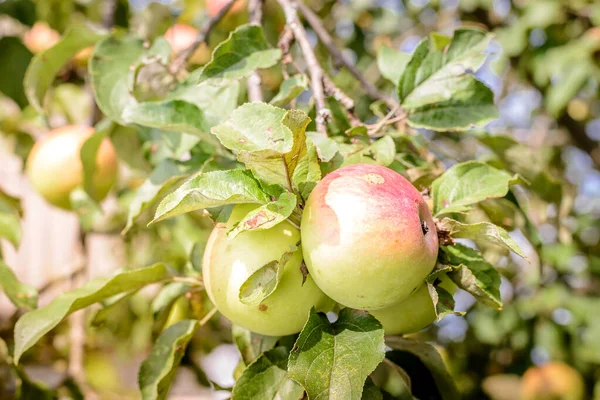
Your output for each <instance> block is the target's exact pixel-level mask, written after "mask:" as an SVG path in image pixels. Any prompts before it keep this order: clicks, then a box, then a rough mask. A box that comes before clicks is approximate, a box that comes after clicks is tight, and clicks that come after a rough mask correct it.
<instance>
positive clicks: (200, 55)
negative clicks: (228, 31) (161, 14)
mask: <svg viewBox="0 0 600 400" xmlns="http://www.w3.org/2000/svg"><path fill="white" fill-rule="evenodd" d="M197 36H198V30H197V29H196V28H194V27H193V26H189V25H185V24H175V25H173V26H172V27H170V28H169V29H167V31H166V32H165V35H164V37H165V39H166V40H167V42H169V44H170V45H171V48H172V49H173V53H174V54H178V53H181V52H182V51H183V50H185V49H187V48H188V47H190V46H191V45H192V43H194V41H195V40H196V37H197ZM210 55H211V53H210V49H209V48H208V47H207V46H206V43H202V44H201V45H200V46H198V48H197V49H196V51H194V54H193V55H192V56H191V57H190V63H191V64H206V63H207V62H208V61H209V60H210Z"/></svg>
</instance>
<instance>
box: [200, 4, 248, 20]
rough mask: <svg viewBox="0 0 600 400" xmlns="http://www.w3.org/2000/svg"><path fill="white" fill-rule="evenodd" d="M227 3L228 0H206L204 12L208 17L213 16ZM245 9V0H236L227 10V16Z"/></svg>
mask: <svg viewBox="0 0 600 400" xmlns="http://www.w3.org/2000/svg"><path fill="white" fill-rule="evenodd" d="M227 3H229V0H206V12H207V13H208V16H209V17H211V18H212V17H214V16H215V15H217V14H218V13H219V11H221V8H223V7H225V5H227ZM245 9H246V1H245V0H237V1H236V2H235V3H233V6H231V8H230V9H229V11H228V12H227V14H229V15H228V17H229V16H231V15H233V14H237V13H239V12H240V11H244V10H245Z"/></svg>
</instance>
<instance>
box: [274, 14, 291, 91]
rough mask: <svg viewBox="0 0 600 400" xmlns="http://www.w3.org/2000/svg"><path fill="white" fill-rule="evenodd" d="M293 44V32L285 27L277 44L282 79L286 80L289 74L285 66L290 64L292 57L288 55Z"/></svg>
mask: <svg viewBox="0 0 600 400" xmlns="http://www.w3.org/2000/svg"><path fill="white" fill-rule="evenodd" d="M293 42H294V32H292V30H291V29H290V28H289V27H288V26H287V25H286V27H285V28H284V30H283V33H282V34H281V37H280V38H279V42H277V47H279V49H280V50H281V64H282V72H283V77H284V78H285V79H288V78H289V77H290V74H289V73H288V72H287V65H288V64H291V63H292V61H293V60H292V55H291V54H290V49H291V47H292V43H293Z"/></svg>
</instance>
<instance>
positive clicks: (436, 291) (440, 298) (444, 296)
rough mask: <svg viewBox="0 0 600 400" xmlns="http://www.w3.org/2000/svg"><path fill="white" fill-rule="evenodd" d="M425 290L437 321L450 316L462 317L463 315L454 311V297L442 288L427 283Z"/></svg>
mask: <svg viewBox="0 0 600 400" xmlns="http://www.w3.org/2000/svg"><path fill="white" fill-rule="evenodd" d="M427 290H428V291H429V296H431V300H432V301H433V307H434V309H435V315H436V317H437V320H438V321H439V320H440V319H442V318H444V317H445V316H446V315H450V314H454V315H464V313H460V312H455V311H454V297H452V295H451V294H450V293H448V291H446V290H445V289H444V288H443V287H441V286H434V285H433V284H431V283H427Z"/></svg>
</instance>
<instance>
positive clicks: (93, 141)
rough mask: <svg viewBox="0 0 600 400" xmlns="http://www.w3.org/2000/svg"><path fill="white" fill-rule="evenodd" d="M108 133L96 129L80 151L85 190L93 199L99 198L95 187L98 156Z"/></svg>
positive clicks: (104, 130)
mask: <svg viewBox="0 0 600 400" xmlns="http://www.w3.org/2000/svg"><path fill="white" fill-rule="evenodd" d="M107 133H108V132H107V131H106V129H98V128H97V129H95V131H94V134H93V135H91V136H90V137H89V138H87V139H86V141H85V142H83V145H82V146H81V150H80V151H79V156H80V158H81V164H82V165H83V189H84V190H85V191H86V193H87V194H88V195H89V196H90V197H91V198H98V196H97V195H96V193H95V188H96V185H94V175H95V174H96V156H97V154H98V149H99V148H100V145H101V144H102V141H103V140H104V138H105V137H106V134H107Z"/></svg>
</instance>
